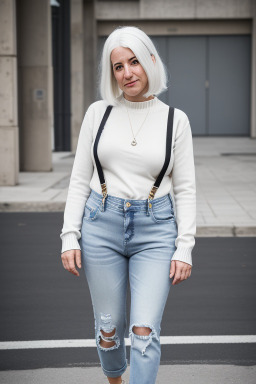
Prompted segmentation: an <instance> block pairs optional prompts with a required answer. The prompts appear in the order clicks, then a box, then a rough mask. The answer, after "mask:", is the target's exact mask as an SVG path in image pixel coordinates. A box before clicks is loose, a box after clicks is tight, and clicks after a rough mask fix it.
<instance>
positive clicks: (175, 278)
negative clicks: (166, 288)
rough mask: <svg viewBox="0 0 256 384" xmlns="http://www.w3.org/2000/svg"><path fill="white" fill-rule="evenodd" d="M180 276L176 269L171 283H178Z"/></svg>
mask: <svg viewBox="0 0 256 384" xmlns="http://www.w3.org/2000/svg"><path fill="white" fill-rule="evenodd" d="M180 277H181V274H180V271H179V270H177V269H176V271H175V276H174V280H173V282H172V285H175V284H178V283H179V282H180Z"/></svg>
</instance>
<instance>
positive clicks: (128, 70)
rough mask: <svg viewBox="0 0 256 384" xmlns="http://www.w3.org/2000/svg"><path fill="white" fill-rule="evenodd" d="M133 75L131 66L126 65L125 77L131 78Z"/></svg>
mask: <svg viewBox="0 0 256 384" xmlns="http://www.w3.org/2000/svg"><path fill="white" fill-rule="evenodd" d="M131 75H132V71H131V68H130V67H129V65H126V66H125V67H124V76H125V77H131Z"/></svg>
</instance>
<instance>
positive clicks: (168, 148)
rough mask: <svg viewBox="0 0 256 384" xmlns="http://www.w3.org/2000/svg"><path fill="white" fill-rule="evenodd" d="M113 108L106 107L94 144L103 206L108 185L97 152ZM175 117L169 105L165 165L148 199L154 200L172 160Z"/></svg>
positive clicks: (111, 106)
mask: <svg viewBox="0 0 256 384" xmlns="http://www.w3.org/2000/svg"><path fill="white" fill-rule="evenodd" d="M112 108H113V105H108V106H107V109H106V111H105V113H104V115H103V118H102V120H101V123H100V126H99V129H98V132H97V135H96V138H95V142H94V146H93V154H94V158H95V163H96V167H97V171H98V175H99V179H100V185H101V190H102V195H103V199H102V203H103V207H104V202H105V199H106V197H107V186H106V182H105V178H104V174H103V170H102V167H101V164H100V161H99V157H98V154H97V147H98V143H99V140H100V136H101V133H102V131H103V129H104V126H105V124H106V121H107V119H108V117H109V115H110V112H111V110H112ZM173 117H174V108H173V107H169V113H168V122H167V130H166V153H165V161H164V165H163V167H162V169H161V172H160V173H159V175H158V177H157V179H156V181H155V183H154V185H153V187H152V188H151V191H150V193H149V196H148V200H153V199H154V197H155V193H156V191H157V189H158V188H159V185H160V184H161V181H162V180H163V177H164V175H165V172H166V170H167V168H168V166H169V163H170V160H171V149H172V131H173Z"/></svg>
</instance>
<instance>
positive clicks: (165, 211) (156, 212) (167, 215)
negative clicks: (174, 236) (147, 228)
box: [151, 200, 175, 223]
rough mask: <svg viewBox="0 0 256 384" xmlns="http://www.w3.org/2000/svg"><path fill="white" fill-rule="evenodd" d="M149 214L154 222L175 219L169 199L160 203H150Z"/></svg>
mask: <svg viewBox="0 0 256 384" xmlns="http://www.w3.org/2000/svg"><path fill="white" fill-rule="evenodd" d="M151 216H152V218H153V220H154V221H155V222H156V223H166V222H172V221H175V216H174V210H173V205H172V203H171V201H170V200H168V201H167V202H164V203H163V204H161V205H158V206H157V205H154V204H152V209H151Z"/></svg>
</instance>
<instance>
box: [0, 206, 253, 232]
mask: <svg viewBox="0 0 256 384" xmlns="http://www.w3.org/2000/svg"><path fill="white" fill-rule="evenodd" d="M65 204H66V203H65V202H63V201H60V202H56V201H55V202H45V201H39V202H38V201H35V202H11V203H4V202H1V203H0V213H1V212H62V213H64V209H65ZM196 237H256V224H255V225H245V226H242V225H239V226H236V225H232V224H230V225H221V224H220V225H203V226H202V225H198V226H197V231H196Z"/></svg>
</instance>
